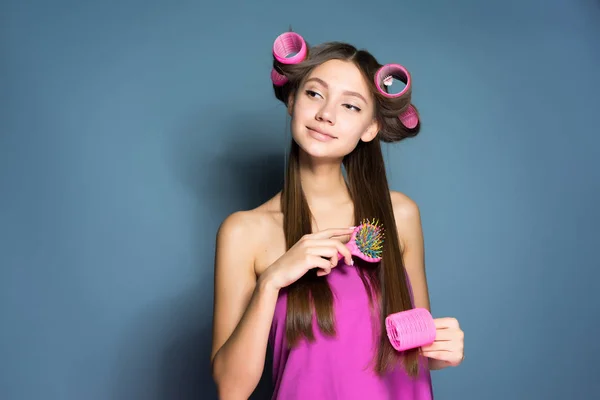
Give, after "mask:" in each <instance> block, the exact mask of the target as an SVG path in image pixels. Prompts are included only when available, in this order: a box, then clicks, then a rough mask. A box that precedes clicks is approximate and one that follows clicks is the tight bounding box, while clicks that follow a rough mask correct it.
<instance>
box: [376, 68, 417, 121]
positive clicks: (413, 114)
mask: <svg viewBox="0 0 600 400" xmlns="http://www.w3.org/2000/svg"><path fill="white" fill-rule="evenodd" d="M393 78H396V79H399V80H401V81H402V82H404V83H405V84H406V85H405V86H404V89H402V90H401V91H400V93H388V92H387V91H385V90H384V89H383V86H389V85H390V84H391V81H392V79H393ZM411 85H412V81H411V78H410V73H409V72H408V70H407V69H406V68H404V66H402V65H400V64H386V65H384V66H382V67H381V68H379V69H378V70H377V73H376V74H375V86H376V87H377V90H378V91H379V93H381V94H382V95H383V96H385V97H387V98H389V99H393V98H397V97H400V96H402V95H404V94H405V93H406V92H407V91H408V90H409V89H410V87H411ZM398 118H400V121H402V124H403V125H404V126H406V127H407V128H409V129H414V128H415V127H416V126H417V124H418V123H419V116H418V114H417V111H416V110H415V108H414V107H413V105H412V104H410V105H409V106H408V109H406V111H404V112H403V113H402V114H400V115H399V116H398Z"/></svg>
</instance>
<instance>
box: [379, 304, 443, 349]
mask: <svg viewBox="0 0 600 400" xmlns="http://www.w3.org/2000/svg"><path fill="white" fill-rule="evenodd" d="M385 328H386V331H387V336H388V339H389V340H390V343H391V344H392V347H393V348H394V349H396V350H397V351H404V350H409V349H414V348H416V347H421V346H426V345H429V344H431V343H433V342H434V341H435V334H436V328H435V323H434V321H433V317H432V316H431V314H430V313H429V311H428V310H427V309H426V308H413V309H411V310H407V311H401V312H398V313H394V314H390V315H388V316H387V318H386V319H385Z"/></svg>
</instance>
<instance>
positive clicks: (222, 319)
mask: <svg viewBox="0 0 600 400" xmlns="http://www.w3.org/2000/svg"><path fill="white" fill-rule="evenodd" d="M250 219H251V217H249V215H248V212H247V211H246V212H237V213H233V214H231V215H230V216H228V217H227V218H226V219H225V220H224V221H223V223H222V224H221V226H220V227H219V230H218V232H217V238H216V239H217V240H216V246H215V265H214V274H215V275H214V303H213V332H212V333H213V335H212V336H213V340H212V351H211V355H210V360H211V362H212V361H213V359H214V357H215V354H216V353H217V351H218V350H219V349H220V348H221V346H223V344H224V343H225V342H226V341H227V340H228V339H229V337H230V336H231V334H232V333H233V331H234V330H235V328H236V326H237V324H238V323H239V321H240V319H241V318H242V315H243V314H244V312H245V310H246V307H247V305H248V302H249V301H250V297H251V296H252V292H253V291H254V288H255V286H256V274H255V273H254V258H255V254H254V248H255V243H253V242H252V238H253V237H256V235H252V234H251V233H250V232H249V230H250V229H252V227H253V224H252V223H251V221H250Z"/></svg>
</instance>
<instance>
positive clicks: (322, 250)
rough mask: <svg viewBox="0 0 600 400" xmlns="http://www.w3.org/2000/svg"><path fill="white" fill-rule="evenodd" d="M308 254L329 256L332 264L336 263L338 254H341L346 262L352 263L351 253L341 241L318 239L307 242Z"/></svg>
mask: <svg viewBox="0 0 600 400" xmlns="http://www.w3.org/2000/svg"><path fill="white" fill-rule="evenodd" d="M308 253H309V254H314V255H319V256H321V257H328V258H331V260H332V264H333V265H337V263H338V261H339V258H340V257H339V255H340V254H341V255H342V257H344V260H345V261H346V264H348V265H352V264H353V263H354V262H353V260H352V253H350V250H348V248H347V247H346V245H344V244H343V243H341V242H339V241H337V240H335V239H333V240H319V241H314V242H311V243H310V244H309V250H308Z"/></svg>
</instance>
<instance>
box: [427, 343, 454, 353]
mask: <svg viewBox="0 0 600 400" xmlns="http://www.w3.org/2000/svg"><path fill="white" fill-rule="evenodd" d="M421 350H423V352H424V353H426V352H437V351H450V348H449V346H448V342H433V343H431V344H428V345H426V346H422V347H421Z"/></svg>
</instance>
